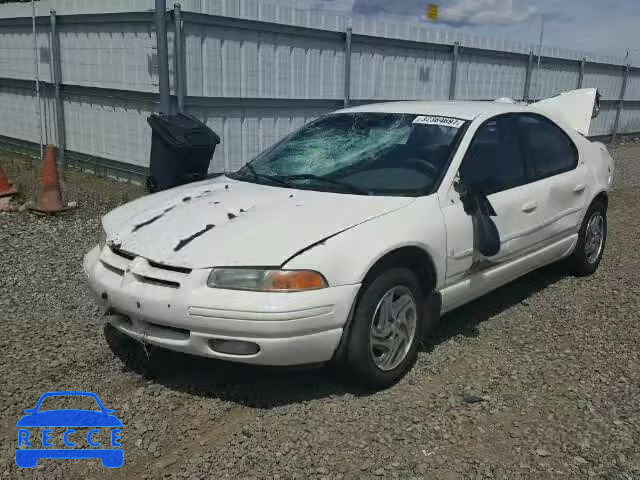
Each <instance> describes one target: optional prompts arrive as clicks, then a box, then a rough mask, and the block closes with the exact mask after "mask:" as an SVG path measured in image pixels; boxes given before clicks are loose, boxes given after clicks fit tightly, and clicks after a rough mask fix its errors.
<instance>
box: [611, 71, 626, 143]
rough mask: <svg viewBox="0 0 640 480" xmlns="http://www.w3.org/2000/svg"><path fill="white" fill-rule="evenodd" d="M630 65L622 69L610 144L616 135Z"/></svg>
mask: <svg viewBox="0 0 640 480" xmlns="http://www.w3.org/2000/svg"><path fill="white" fill-rule="evenodd" d="M629 70H630V65H629V64H628V63H627V64H626V65H625V67H624V73H623V76H622V86H621V87H620V98H618V107H617V109H616V120H615V122H614V123H613V133H612V135H611V142H612V143H613V142H614V141H615V139H616V136H617V135H618V127H619V124H620V114H621V113H622V104H623V103H624V94H625V92H626V90H627V79H628V78H629Z"/></svg>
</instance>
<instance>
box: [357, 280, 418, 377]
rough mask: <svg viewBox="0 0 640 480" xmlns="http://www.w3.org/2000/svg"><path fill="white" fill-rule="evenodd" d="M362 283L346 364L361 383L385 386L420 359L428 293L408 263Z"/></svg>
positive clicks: (401, 375) (402, 374)
mask: <svg viewBox="0 0 640 480" xmlns="http://www.w3.org/2000/svg"><path fill="white" fill-rule="evenodd" d="M363 288H364V292H363V294H362V296H361V298H360V300H359V302H358V306H357V308H356V311H355V314H354V318H353V325H352V327H351V332H350V336H349V340H348V343H347V352H346V355H345V358H344V366H345V367H346V368H347V370H348V371H349V372H350V373H351V374H352V376H353V377H354V379H355V381H356V382H357V383H359V384H361V385H363V386H365V387H367V388H372V389H380V388H384V387H387V386H389V385H392V384H393V383H395V382H397V381H398V380H400V379H401V378H402V377H403V376H404V374H405V373H406V372H407V371H408V370H409V368H411V366H412V365H413V363H414V361H415V359H416V355H417V347H418V341H419V339H420V335H421V334H422V332H423V330H424V329H423V321H424V320H423V304H424V295H423V293H422V288H421V286H420V283H419V281H418V279H417V278H416V275H415V274H414V273H413V272H412V271H411V270H409V269H407V268H392V269H389V270H387V271H385V272H383V273H381V274H380V275H378V277H376V278H375V279H374V280H373V281H372V282H370V283H368V284H367V285H365V286H364V287H363Z"/></svg>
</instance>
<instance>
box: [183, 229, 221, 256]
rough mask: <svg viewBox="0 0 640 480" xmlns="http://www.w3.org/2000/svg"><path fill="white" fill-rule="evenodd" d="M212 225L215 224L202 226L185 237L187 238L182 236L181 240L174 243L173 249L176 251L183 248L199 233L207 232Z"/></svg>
mask: <svg viewBox="0 0 640 480" xmlns="http://www.w3.org/2000/svg"><path fill="white" fill-rule="evenodd" d="M213 227H215V225H207V226H206V227H204V228H203V229H202V230H200V231H199V232H196V233H194V234H193V235H191V236H189V237H187V238H183V239H182V240H180V241H179V242H178V245H176V248H174V249H173V251H174V252H177V251H178V250H180V249H182V248H184V247H185V246H186V245H188V244H189V243H191V242H192V241H194V240H195V239H196V238H198V237H199V236H200V235H204V234H205V233H207V232H208V231H209V230H211V229H212V228H213Z"/></svg>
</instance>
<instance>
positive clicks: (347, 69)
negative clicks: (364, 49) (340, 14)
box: [344, 27, 353, 108]
mask: <svg viewBox="0 0 640 480" xmlns="http://www.w3.org/2000/svg"><path fill="white" fill-rule="evenodd" d="M352 35H353V30H352V28H351V27H347V31H346V32H345V50H344V107H345V108H347V107H348V106H349V104H350V103H351V36H352Z"/></svg>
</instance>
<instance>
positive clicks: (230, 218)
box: [227, 213, 237, 220]
mask: <svg viewBox="0 0 640 480" xmlns="http://www.w3.org/2000/svg"><path fill="white" fill-rule="evenodd" d="M236 217H237V216H236V215H234V214H233V213H227V218H229V220H233V219H234V218H236Z"/></svg>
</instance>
